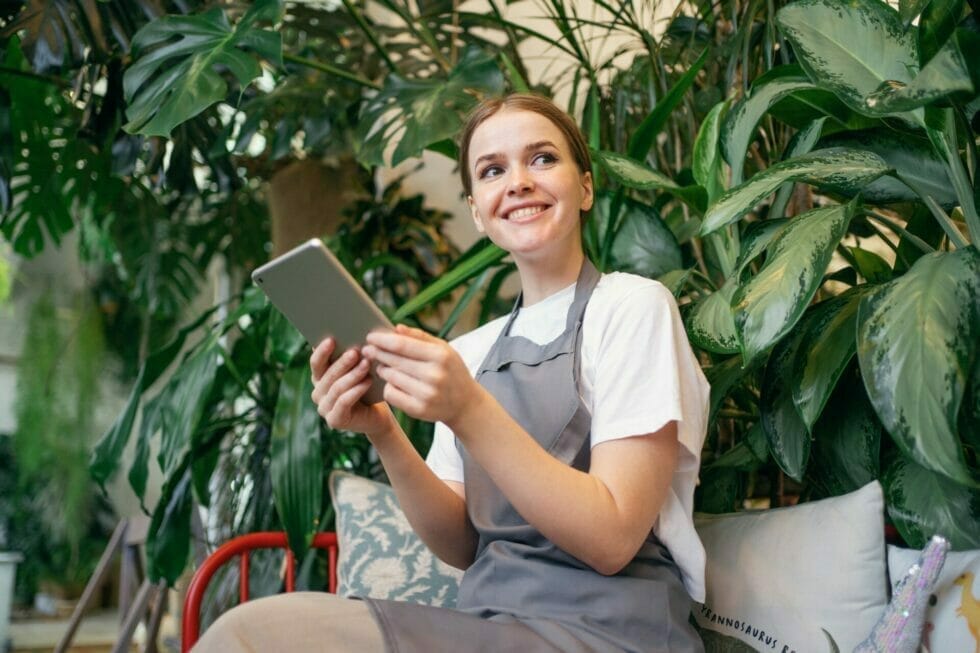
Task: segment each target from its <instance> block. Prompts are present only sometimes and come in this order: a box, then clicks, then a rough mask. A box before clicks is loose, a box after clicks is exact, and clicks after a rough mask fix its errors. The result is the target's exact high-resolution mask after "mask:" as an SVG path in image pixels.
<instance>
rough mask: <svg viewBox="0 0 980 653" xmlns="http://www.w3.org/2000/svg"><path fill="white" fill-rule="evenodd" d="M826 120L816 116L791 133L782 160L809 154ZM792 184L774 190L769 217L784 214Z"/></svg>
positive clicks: (791, 191)
mask: <svg viewBox="0 0 980 653" xmlns="http://www.w3.org/2000/svg"><path fill="white" fill-rule="evenodd" d="M826 121H827V119H826V118H817V119H816V120H814V121H813V122H811V123H810V124H808V125H806V126H805V127H803V128H802V129H800V131H798V132H796V133H795V134H793V138H792V139H791V140H790V142H789V145H787V146H786V154H785V155H783V160H784V161H785V160H787V159H792V158H794V157H798V156H803V155H804V154H809V153H810V151H811V150H812V149H813V147H814V146H815V145H816V143H817V140H818V139H819V138H820V134H821V133H822V132H823V126H824V123H825V122H826ZM794 186H796V184H795V182H788V183H785V184H783V185H782V186H780V188H779V190H778V191H777V192H776V197H774V198H773V200H772V206H770V207H769V217H770V219H772V218H781V217H783V216H784V215H786V205H787V204H789V198H790V197H791V196H792V195H793V188H794Z"/></svg>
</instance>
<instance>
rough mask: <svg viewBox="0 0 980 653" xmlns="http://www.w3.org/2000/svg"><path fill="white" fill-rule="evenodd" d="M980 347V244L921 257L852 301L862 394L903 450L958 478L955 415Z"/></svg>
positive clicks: (963, 469)
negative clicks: (855, 302) (855, 305)
mask: <svg viewBox="0 0 980 653" xmlns="http://www.w3.org/2000/svg"><path fill="white" fill-rule="evenodd" d="M978 353H980V252H978V251H977V249H976V248H975V247H972V246H971V247H964V248H963V249H959V250H956V251H954V252H936V253H933V254H927V255H925V256H923V257H922V258H920V259H919V260H918V261H916V262H915V264H914V265H913V266H912V267H911V268H910V269H909V270H908V272H906V273H905V274H903V275H902V276H901V277H899V278H898V279H896V280H895V281H893V282H891V283H889V284H887V285H885V286H882V287H881V288H880V289H878V290H877V291H875V292H874V293H873V294H871V295H869V296H867V297H865V298H864V299H863V300H862V302H861V306H860V308H859V309H858V360H859V361H860V363H861V371H862V373H863V376H864V383H865V386H866V387H867V390H868V396H869V397H870V398H871V403H872V404H873V405H874V407H875V410H876V411H877V412H878V416H879V417H880V418H881V421H882V423H883V424H884V425H885V428H886V429H888V432H889V433H890V434H891V436H892V438H894V440H895V442H896V443H898V445H899V447H900V448H901V449H902V451H903V452H904V453H905V454H906V455H907V456H909V457H910V458H912V459H913V460H915V461H916V462H917V463H918V464H920V465H922V466H923V467H926V468H927V469H931V470H933V471H935V472H937V473H939V474H943V475H945V476H947V477H949V478H951V479H953V480H955V481H956V482H958V483H961V484H963V485H968V486H972V487H980V481H978V479H977V477H976V475H975V474H974V473H973V472H972V471H971V470H970V468H969V467H968V466H967V463H966V460H965V458H964V454H963V448H962V445H961V443H960V438H959V436H958V433H957V418H958V415H959V411H960V406H961V404H962V401H963V396H964V392H965V390H966V386H967V382H968V379H969V375H970V374H971V372H972V368H971V365H972V364H973V361H974V360H975V359H976V357H977V355H978Z"/></svg>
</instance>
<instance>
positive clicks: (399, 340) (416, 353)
mask: <svg viewBox="0 0 980 653" xmlns="http://www.w3.org/2000/svg"><path fill="white" fill-rule="evenodd" d="M367 342H368V345H369V346H373V347H375V348H377V349H383V350H384V351H387V352H391V353H392V354H398V355H399V356H404V357H405V358H414V359H415V360H432V358H433V355H434V351H435V350H437V349H438V348H439V345H437V344H436V343H435V342H431V341H426V340H422V339H421V338H416V337H414V336H411V335H408V334H404V333H395V332H393V331H374V332H372V333H369V334H368V336H367Z"/></svg>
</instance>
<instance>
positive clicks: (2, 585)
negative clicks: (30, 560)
mask: <svg viewBox="0 0 980 653" xmlns="http://www.w3.org/2000/svg"><path fill="white" fill-rule="evenodd" d="M23 559H24V558H23V556H21V555H20V554H19V553H5V552H0V651H6V650H7V640H8V637H9V632H10V606H11V604H12V603H13V598H14V573H15V572H16V571H17V563H18V562H20V561H21V560H23Z"/></svg>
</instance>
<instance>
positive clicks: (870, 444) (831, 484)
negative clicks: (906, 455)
mask: <svg viewBox="0 0 980 653" xmlns="http://www.w3.org/2000/svg"><path fill="white" fill-rule="evenodd" d="M804 346H805V345H804ZM800 353H803V351H801V352H800ZM881 432H882V428H881V422H879V421H878V416H877V415H876V414H875V411H874V408H872V406H871V403H870V402H869V401H868V396H867V394H866V393H865V392H864V387H863V386H862V383H861V379H860V377H859V375H858V374H857V366H851V367H850V369H849V370H848V373H847V374H845V375H844V376H843V377H841V380H840V383H839V384H838V385H837V388H836V389H835V390H834V394H833V395H832V396H831V398H830V402H829V403H828V404H827V410H825V411H824V413H823V414H822V415H821V416H820V420H819V421H818V422H817V424H816V427H815V428H814V429H813V436H814V442H813V446H812V449H811V451H810V464H809V469H808V472H807V477H808V478H810V479H812V480H813V482H814V484H815V485H817V486H818V487H820V488H821V489H822V490H823V493H824V494H825V495H826V496H839V495H841V494H846V493H848V492H853V491H854V490H857V489H859V488H862V487H864V486H865V485H867V484H868V483H870V482H871V481H873V480H875V479H876V478H878V477H879V476H880V475H881V469H880V464H879V459H880V458H881Z"/></svg>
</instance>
